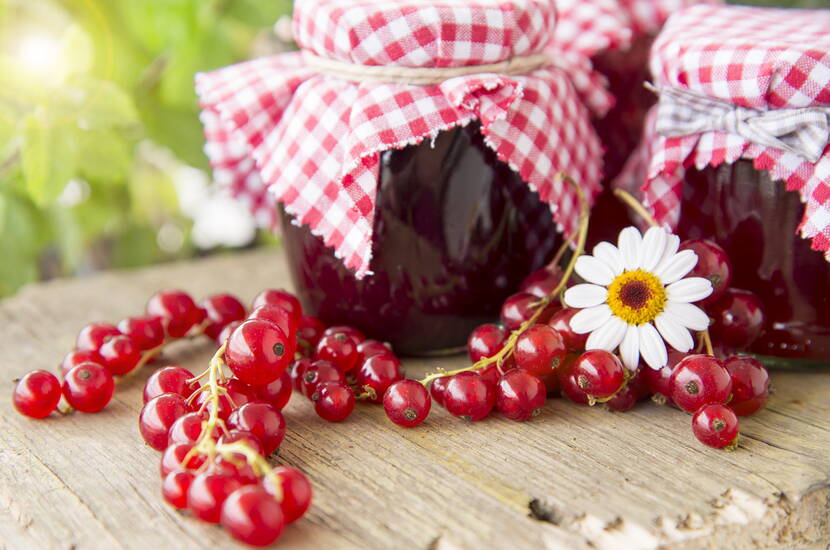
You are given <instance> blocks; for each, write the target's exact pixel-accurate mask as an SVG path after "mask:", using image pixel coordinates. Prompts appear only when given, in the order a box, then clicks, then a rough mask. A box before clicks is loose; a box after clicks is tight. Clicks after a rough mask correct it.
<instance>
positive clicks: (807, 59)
mask: <svg viewBox="0 0 830 550" xmlns="http://www.w3.org/2000/svg"><path fill="white" fill-rule="evenodd" d="M650 65H651V72H652V75H653V78H654V84H655V87H656V88H657V90H658V91H659V92H660V102H659V104H658V105H656V106H655V107H654V108H653V110H652V111H651V112H650V113H649V118H648V122H647V124H646V130H645V134H644V137H643V143H642V144H641V147H640V149H639V151H638V153H637V154H636V155H634V156H633V157H632V159H631V160H630V161H629V163H628V165H627V166H626V168H625V170H624V171H623V173H622V174H621V175H620V177H619V178H618V180H617V182H616V184H617V185H619V186H621V187H624V188H629V189H636V188H639V190H640V191H641V192H642V198H643V202H644V204H645V205H646V206H647V207H648V208H649V209H650V211H651V213H652V214H653V215H654V217H655V218H656V219H657V221H658V222H660V223H663V224H665V225H667V226H669V227H674V226H676V225H677V223H678V221H679V217H680V209H681V200H682V197H683V187H682V186H683V181H684V176H685V173H686V170H687V169H689V168H691V167H695V168H697V169H703V168H705V167H706V166H713V167H716V166H719V165H721V164H722V163H724V162H725V163H733V162H735V161H737V160H738V159H749V160H751V161H752V162H753V165H754V167H755V168H756V169H757V170H766V171H768V173H769V175H770V177H772V178H773V179H775V180H781V181H783V182H785V184H786V187H787V189H788V190H789V191H793V192H798V193H799V195H800V196H801V201H802V202H803V203H804V205H805V208H804V216H803V218H802V222H801V224H800V226H799V231H800V232H801V235H802V237H803V238H805V239H812V247H813V249H815V250H820V251H823V252H824V253H825V257H826V258H827V259H828V261H830V144H828V139H829V138H830V10H785V9H767V8H753V7H743V6H729V7H726V6H708V5H701V6H695V7H691V8H688V9H685V10H683V11H681V12H679V13H677V14H675V15H673V16H672V17H670V18H669V20H668V22H667V23H666V26H665V27H664V29H663V31H662V33H661V34H660V36H659V37H658V39H657V41H656V42H655V44H654V48H653V50H652V54H651V62H650Z"/></svg>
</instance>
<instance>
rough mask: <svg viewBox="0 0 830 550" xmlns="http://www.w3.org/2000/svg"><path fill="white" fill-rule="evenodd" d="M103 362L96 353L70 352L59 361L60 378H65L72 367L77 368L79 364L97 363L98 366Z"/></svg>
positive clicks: (77, 350)
mask: <svg viewBox="0 0 830 550" xmlns="http://www.w3.org/2000/svg"><path fill="white" fill-rule="evenodd" d="M103 361H104V360H103V359H101V356H100V355H98V352H97V351H83V350H79V349H76V350H72V351H70V352H69V353H67V354H66V356H65V357H64V358H63V361H61V364H60V367H59V370H60V375H61V378H62V379H64V378H66V373H67V372H69V371H70V370H72V367H77V366H78V365H80V364H81V363H97V364H99V365H100V364H101V363H103Z"/></svg>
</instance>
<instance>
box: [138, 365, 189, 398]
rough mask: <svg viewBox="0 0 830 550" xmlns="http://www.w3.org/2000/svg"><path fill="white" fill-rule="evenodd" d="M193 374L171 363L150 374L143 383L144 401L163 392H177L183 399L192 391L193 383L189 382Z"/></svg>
mask: <svg viewBox="0 0 830 550" xmlns="http://www.w3.org/2000/svg"><path fill="white" fill-rule="evenodd" d="M191 378H193V375H192V374H191V373H190V371H189V370H187V369H186V368H183V367H177V366H175V365H171V366H169V367H164V368H163V369H159V370H157V371H156V372H154V373H153V374H151V375H150V378H148V379H147V382H146V383H145V384H144V402H145V403H146V402H148V401H149V400H151V399H152V398H154V397H158V396H159V395H161V394H163V393H177V394H179V395H181V396H182V397H184V398H185V399H186V398H188V397H190V394H191V393H193V390H194V386H195V383H189V380H190V379H191Z"/></svg>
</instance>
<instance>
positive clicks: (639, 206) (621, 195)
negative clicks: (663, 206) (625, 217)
mask: <svg viewBox="0 0 830 550" xmlns="http://www.w3.org/2000/svg"><path fill="white" fill-rule="evenodd" d="M614 195H616V196H617V198H618V199H620V200H621V201H623V202H624V203H625V204H626V205H627V206H628V207H629V208H631V209H632V210H633V211H634V212H636V213H637V215H639V216H640V217H641V218H643V219H644V220H645V221H646V223H648V224H649V225H650V226H652V227H659V226H660V224H659V223H657V220H655V219H654V216H652V215H651V214H650V213H649V212H648V210H646V207H645V206H643V203H641V202H640V201H638V200H637V199H635V198H634V195H632V194H631V193H629V192H628V191H626V190H625V189H614Z"/></svg>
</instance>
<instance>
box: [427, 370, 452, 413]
mask: <svg viewBox="0 0 830 550" xmlns="http://www.w3.org/2000/svg"><path fill="white" fill-rule="evenodd" d="M449 381H450V377H449V376H442V377H441V378H436V379H435V380H433V381H432V383H431V384H430V385H429V394H430V395H431V396H432V400H433V401H435V402H436V403H438V404H439V405H440V406H442V407H443V406H444V392H445V391H447V382H449Z"/></svg>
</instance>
